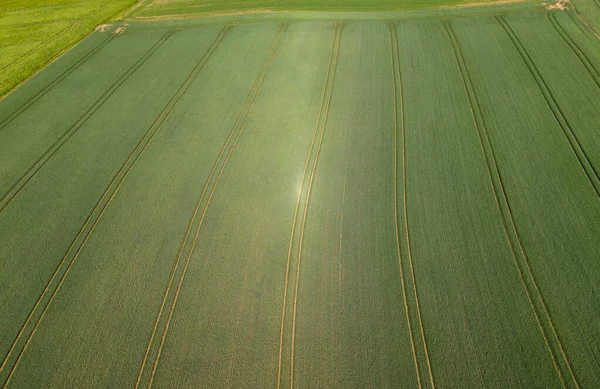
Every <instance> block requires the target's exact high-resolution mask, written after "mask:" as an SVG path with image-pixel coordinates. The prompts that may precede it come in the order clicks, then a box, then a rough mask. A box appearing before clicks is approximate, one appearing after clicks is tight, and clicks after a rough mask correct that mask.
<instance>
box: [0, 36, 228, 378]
mask: <svg viewBox="0 0 600 389" xmlns="http://www.w3.org/2000/svg"><path fill="white" fill-rule="evenodd" d="M223 36H224V35H221V34H219V36H217V40H215V42H216V46H218V44H219V43H220V40H221V39H222V38H223ZM219 38H220V39H219ZM213 45H215V43H213ZM216 46H214V47H212V51H211V49H210V48H209V50H207V52H206V53H205V54H204V55H203V57H202V58H201V59H200V61H199V62H198V63H197V64H196V66H195V67H194V69H193V70H192V71H191V72H190V74H189V75H188V77H187V78H186V79H185V81H184V82H183V84H182V85H181V86H180V87H179V89H178V90H177V92H176V93H175V94H174V95H173V97H172V98H171V100H170V101H169V102H168V103H167V105H166V106H165V108H164V109H163V110H162V111H161V113H160V114H159V116H158V117H157V118H156V119H155V121H154V123H153V124H152V125H151V126H150V128H149V129H148V131H147V132H146V134H145V135H144V136H143V137H142V138H141V140H140V141H139V142H138V144H137V145H136V147H135V148H134V150H133V151H132V152H131V153H130V155H129V157H128V158H127V160H126V161H125V163H124V164H123V165H122V166H121V168H120V169H119V171H118V172H117V174H116V175H115V176H114V177H113V180H112V181H111V183H110V184H109V186H108V187H107V189H106V191H105V192H104V194H103V195H102V197H101V198H100V200H99V201H98V203H97V204H96V206H95V208H94V209H93V210H92V213H91V214H90V215H89V216H88V218H87V219H86V221H85V224H84V225H83V227H82V228H81V229H80V231H79V233H78V235H77V236H76V238H75V239H74V241H73V243H72V244H71V246H70V247H69V249H68V251H67V253H66V254H65V255H64V256H63V259H62V260H61V262H60V263H59V265H58V267H57V269H56V271H55V272H54V274H53V275H52V277H51V279H50V281H49V282H48V284H47V285H46V288H45V289H44V291H43V292H42V294H41V295H40V297H39V298H38V301H37V302H36V304H35V306H34V308H33V309H32V311H31V312H30V314H29V316H28V317H27V319H26V321H25V324H24V325H23V327H22V328H21V330H20V332H19V334H18V335H17V338H16V339H15V341H14V342H13V344H12V346H11V348H10V350H9V352H8V354H7V356H6V357H5V359H4V361H3V363H2V365H1V366H0V373H1V372H2V369H3V368H4V367H5V365H6V363H7V361H8V359H9V357H10V354H11V353H12V352H13V351H14V349H15V348H16V345H17V342H18V341H19V340H20V338H21V336H22V335H23V333H24V331H25V329H26V327H27V325H28V324H29V322H30V321H31V319H32V317H33V315H34V314H35V311H36V310H37V308H38V306H40V304H41V302H42V300H43V299H44V298H45V295H46V294H47V293H48V291H49V290H50V288H51V285H52V283H53V282H54V280H55V279H56V278H57V277H58V275H59V274H60V273H61V268H62V267H63V265H64V264H65V263H66V262H67V259H68V258H69V256H70V255H71V252H73V250H74V249H75V247H76V246H77V243H78V241H79V240H80V239H82V238H83V241H81V243H80V244H79V247H77V249H76V250H75V254H74V256H73V258H72V259H71V260H70V261H69V263H68V265H67V266H66V269H65V270H64V272H63V273H62V276H61V277H60V280H59V282H58V285H57V286H56V288H55V290H54V292H53V293H52V295H51V297H50V300H49V301H48V303H47V304H46V306H45V307H44V309H43V311H42V313H41V314H40V317H39V318H38V320H37V322H36V324H35V326H34V328H33V330H32V332H31V333H30V334H29V337H28V339H27V341H26V343H25V345H24V347H23V349H22V350H21V351H20V353H19V356H18V359H17V361H16V362H15V364H14V365H13V367H12V369H11V372H10V375H9V377H8V379H7V381H6V382H5V384H4V386H3V387H6V386H7V385H8V383H9V380H10V377H11V376H12V374H13V372H14V370H15V369H16V366H17V364H18V362H19V361H20V359H21V357H22V355H23V353H24V352H25V349H26V348H27V346H28V344H29V343H30V341H31V339H32V338H33V336H34V334H35V331H36V330H37V327H38V326H39V324H40V323H41V321H42V319H43V317H44V315H45V314H46V311H47V310H48V308H49V306H50V304H51V303H52V301H53V300H54V298H55V296H56V295H57V293H58V291H59V290H60V287H61V286H62V284H63V282H64V280H65V279H66V277H67V275H68V273H69V270H70V269H71V267H72V265H73V264H74V263H75V261H76V259H77V258H78V256H79V253H80V252H81V251H82V250H83V248H84V246H85V244H86V243H87V241H88V240H89V238H90V236H91V234H92V233H93V231H94V229H95V227H96V226H97V224H98V223H99V222H100V219H101V218H102V216H103V215H104V212H105V211H106V209H107V208H108V206H109V205H110V203H111V202H112V200H113V199H114V197H115V195H116V193H117V192H118V190H119V188H120V187H121V185H122V183H123V182H124V181H125V179H126V178H127V176H128V175H129V173H130V171H131V170H132V169H133V167H134V165H135V163H136V162H137V161H138V159H139V158H140V157H141V155H142V154H143V153H144V151H145V150H146V149H147V147H148V146H149V144H150V143H151V142H152V141H153V140H154V138H155V137H156V135H157V133H158V132H159V131H160V130H161V128H162V126H163V125H164V123H165V122H166V121H167V119H168V118H169V117H170V115H171V113H172V112H173V110H174V109H175V107H176V106H177V105H178V103H179V101H180V100H181V99H182V97H183V96H184V95H185V93H186V92H187V89H188V88H189V87H190V85H191V84H192V83H193V82H194V80H195V78H196V77H197V75H198V73H199V72H200V71H201V70H202V68H203V67H204V65H205V64H206V62H207V61H208V59H209V58H210V56H211V55H212V53H213V52H214V49H215V48H216ZM153 129H154V131H152V130H153ZM138 150H139V152H138ZM113 186H114V189H113V190H112V191H111V188H112V187H113ZM107 198H108V200H107V201H106V203H105V204H104V205H102V203H103V202H104V201H105V199H107ZM100 208H102V209H101V210H100ZM98 210H100V213H99V214H98V216H97V217H96V219H95V220H94V221H93V223H92V225H91V228H90V230H89V231H87V233H85V230H86V228H87V227H88V225H89V224H90V223H91V222H92V220H93V218H94V214H95V213H96V212H97V211H98ZM84 235H85V236H84Z"/></svg>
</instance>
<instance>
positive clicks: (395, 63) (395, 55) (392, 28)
mask: <svg viewBox="0 0 600 389" xmlns="http://www.w3.org/2000/svg"><path fill="white" fill-rule="evenodd" d="M388 30H389V33H390V52H391V61H392V75H393V79H394V224H395V231H396V251H397V256H398V266H399V270H400V281H401V284H402V297H403V302H404V312H405V314H406V322H407V326H408V334H409V337H410V346H411V351H412V355H413V361H414V364H415V371H416V374H417V385H418V388H419V389H420V388H422V387H423V385H422V383H421V372H420V369H419V361H418V357H417V350H416V347H415V340H414V335H413V331H412V324H411V320H410V312H409V308H408V297H407V294H406V283H405V277H404V268H403V265H402V250H401V248H400V224H399V220H398V102H399V100H400V112H401V116H402V119H401V121H402V127H404V102H403V101H402V99H403V98H404V97H403V94H401V93H399V90H402V88H403V87H402V79H401V78H400V74H399V73H400V53H399V51H398V50H399V47H398V45H397V44H394V41H395V39H396V38H397V37H396V38H395V36H396V25H395V23H393V22H389V23H388ZM398 95H400V99H398Z"/></svg>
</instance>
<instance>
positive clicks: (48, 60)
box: [0, 1, 141, 101]
mask: <svg viewBox="0 0 600 389" xmlns="http://www.w3.org/2000/svg"><path fill="white" fill-rule="evenodd" d="M140 3H141V1H137V2H135V3H134V2H133V1H132V2H131V3H130V4H128V5H126V6H125V7H123V8H121V9H119V10H118V11H117V12H115V13H112V14H110V15H108V16H107V17H106V18H104V19H101V20H100V21H99V22H98V23H93V24H92V25H91V27H88V28H86V29H82V31H81V34H80V35H79V36H78V37H77V38H76V39H74V40H72V41H70V42H68V43H67V44H66V45H65V46H63V47H62V48H60V49H59V50H58V51H56V52H54V53H53V55H52V56H49V57H45V58H44V59H43V60H42V61H40V62H39V63H38V64H37V65H35V67H34V70H33V71H32V72H31V73H29V74H28V75H26V76H25V77H23V78H22V79H21V80H20V81H18V82H17V83H16V84H14V85H12V86H9V87H8V88H7V89H6V90H5V91H4V92H2V89H3V87H2V86H1V85H0V101H2V100H4V99H5V98H6V97H7V96H9V95H10V94H12V93H13V92H14V91H15V90H16V89H18V88H19V87H20V86H21V85H23V84H24V83H26V82H27V81H29V80H31V79H32V78H33V77H35V76H36V75H37V74H39V73H40V72H41V71H42V70H44V69H46V67H48V65H51V64H52V63H54V62H56V61H57V60H58V59H59V58H61V57H62V56H63V55H64V54H66V53H68V52H69V51H71V50H72V49H73V48H74V47H76V46H77V45H78V44H79V43H81V42H82V41H83V40H85V39H86V38H87V37H89V36H90V35H92V34H93V33H94V32H95V31H96V29H97V28H98V26H101V25H103V24H105V23H114V22H115V21H117V20H118V19H119V18H123V17H124V16H125V15H126V14H127V13H129V12H130V11H131V10H133V9H135V7H136V6H138V5H139V4H140ZM110 28H111V29H112V28H113V26H110Z"/></svg>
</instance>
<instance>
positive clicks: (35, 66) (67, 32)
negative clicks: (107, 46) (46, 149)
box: [0, 0, 135, 97]
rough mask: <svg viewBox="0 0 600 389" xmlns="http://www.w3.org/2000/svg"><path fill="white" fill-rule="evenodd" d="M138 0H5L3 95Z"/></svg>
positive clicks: (0, 64) (0, 12)
mask: <svg viewBox="0 0 600 389" xmlns="http://www.w3.org/2000/svg"><path fill="white" fill-rule="evenodd" d="M134 2H135V0H102V1H98V0H5V1H2V3H1V4H0V97H2V96H4V95H5V94H6V93H8V92H9V91H11V90H12V89H13V88H14V87H15V86H17V85H19V84H20V83H22V82H23V81H25V80H26V79H27V78H29V77H30V76H31V75H32V74H34V73H35V72H37V71H38V70H40V69H42V68H43V67H44V66H46V65H47V64H48V63H49V62H50V61H52V60H54V59H55V58H57V57H58V56H59V55H60V54H61V53H63V52H64V51H66V50H67V49H69V48H70V47H71V46H73V45H74V44H75V43H76V42H78V41H79V40H81V39H82V38H84V37H85V36H86V35H88V34H90V33H91V32H92V31H93V30H94V28H96V26H98V25H99V24H100V23H103V22H104V21H106V20H108V19H110V18H111V17H113V16H114V15H116V14H118V13H119V12H121V11H122V10H124V9H125V8H126V7H128V6H130V5H132V4H133V3H134Z"/></svg>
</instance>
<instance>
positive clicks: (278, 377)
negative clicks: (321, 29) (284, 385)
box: [277, 22, 338, 389]
mask: <svg viewBox="0 0 600 389" xmlns="http://www.w3.org/2000/svg"><path fill="white" fill-rule="evenodd" d="M337 28H338V27H337V22H335V23H334V27H333V35H332V39H331V50H330V52H329V63H328V64H327V73H326V75H325V83H324V85H323V92H322V94H321V104H320V105H319V113H318V115H317V123H316V124H315V128H314V130H313V135H312V138H311V141H310V147H309V149H308V155H307V157H306V162H305V164H304V170H303V171H302V179H301V180H300V189H299V191H298V198H297V200H296V207H295V210H294V218H293V221H292V229H291V233H290V243H289V245H288V254H287V262H286V268H285V282H284V287H283V302H282V309H281V327H280V332H279V360H278V364H277V389H279V388H280V387H281V364H282V358H283V334H284V332H285V331H284V329H285V311H286V305H287V290H288V283H289V270H290V262H291V258H292V247H293V241H294V235H295V229H296V221H297V218H298V210H299V209H300V200H301V198H302V193H303V192H304V180H305V179H306V172H307V170H308V165H309V162H310V159H311V158H310V157H311V155H312V150H313V146H314V143H315V139H316V136H317V132H318V128H319V122H320V120H321V113H322V112H323V103H324V101H325V94H326V91H327V85H328V83H329V76H330V73H331V63H332V58H333V53H334V48H335V40H336V34H337Z"/></svg>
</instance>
